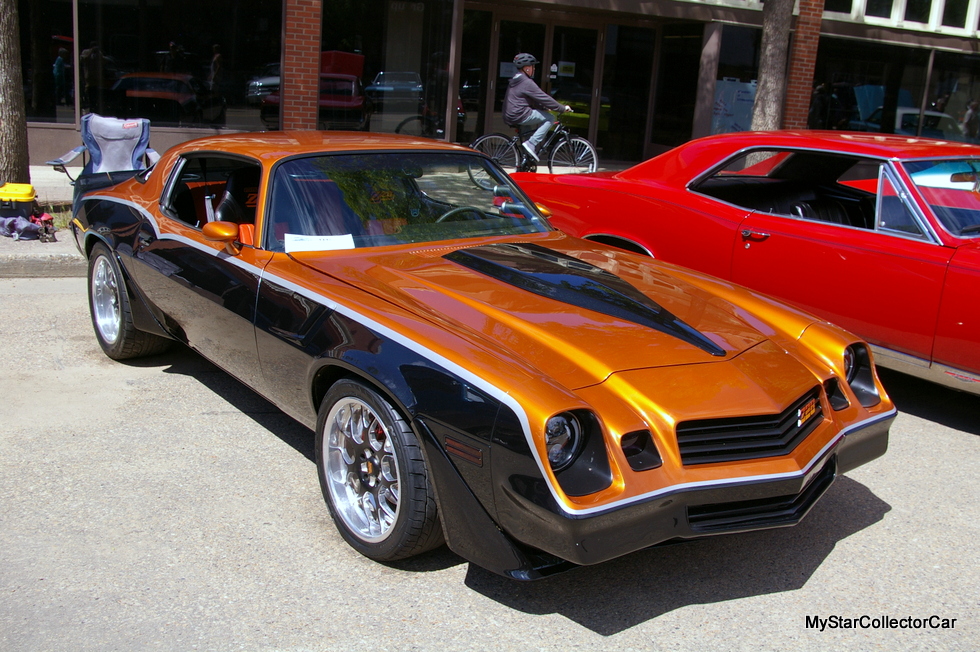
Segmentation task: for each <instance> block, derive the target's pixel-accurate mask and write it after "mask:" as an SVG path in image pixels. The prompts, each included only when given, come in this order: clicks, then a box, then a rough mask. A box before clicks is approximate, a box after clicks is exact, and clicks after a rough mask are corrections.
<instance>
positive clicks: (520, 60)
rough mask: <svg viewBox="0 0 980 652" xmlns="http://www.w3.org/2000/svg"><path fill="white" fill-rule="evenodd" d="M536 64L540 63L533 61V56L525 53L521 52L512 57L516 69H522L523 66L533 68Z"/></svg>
mask: <svg viewBox="0 0 980 652" xmlns="http://www.w3.org/2000/svg"><path fill="white" fill-rule="evenodd" d="M538 63H540V61H538V60H537V59H535V58H534V55H533V54H528V53H527V52H521V53H520V54H518V55H517V56H516V57H514V65H515V66H517V67H518V69H520V68H523V67H524V66H535V65H537V64H538Z"/></svg>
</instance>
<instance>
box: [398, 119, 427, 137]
mask: <svg viewBox="0 0 980 652" xmlns="http://www.w3.org/2000/svg"><path fill="white" fill-rule="evenodd" d="M395 133H396V134H405V135H406V136H426V135H428V134H426V133H425V122H424V121H423V120H422V116H420V115H413V116H411V117H408V118H405V119H404V120H402V121H401V122H399V123H398V126H397V127H395Z"/></svg>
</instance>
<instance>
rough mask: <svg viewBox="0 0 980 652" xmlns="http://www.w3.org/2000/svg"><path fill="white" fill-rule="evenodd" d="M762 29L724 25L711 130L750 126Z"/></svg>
mask: <svg viewBox="0 0 980 652" xmlns="http://www.w3.org/2000/svg"><path fill="white" fill-rule="evenodd" d="M761 47H762V30H761V29H755V28H752V27H738V26H736V25H726V26H725V29H724V31H723V32H722V36H721V52H720V55H719V60H718V79H717V81H716V82H715V97H714V104H713V110H712V115H711V133H712V134H723V133H728V132H733V131H748V130H749V129H751V128H752V105H753V104H755V91H756V82H757V78H758V76H759V51H760V49H761Z"/></svg>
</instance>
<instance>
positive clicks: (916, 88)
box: [808, 37, 929, 135]
mask: <svg viewBox="0 0 980 652" xmlns="http://www.w3.org/2000/svg"><path fill="white" fill-rule="evenodd" d="M928 60H929V52H928V51H927V50H921V49H915V48H904V47H899V46H892V45H882V44H876V43H867V42H864V43H862V42H857V41H849V40H844V39H834V38H826V37H824V38H821V39H820V46H819V49H818V51H817V63H816V70H815V74H814V90H813V97H812V99H811V101H810V112H809V116H808V126H809V127H810V128H811V129H848V130H852V131H874V132H882V133H896V132H898V133H906V132H907V130H908V129H909V124H910V121H909V119H908V114H909V112H910V111H913V110H914V111H915V112H916V116H917V114H918V109H919V105H920V103H921V102H922V94H923V92H924V91H925V77H926V66H927V64H928ZM913 135H915V134H913Z"/></svg>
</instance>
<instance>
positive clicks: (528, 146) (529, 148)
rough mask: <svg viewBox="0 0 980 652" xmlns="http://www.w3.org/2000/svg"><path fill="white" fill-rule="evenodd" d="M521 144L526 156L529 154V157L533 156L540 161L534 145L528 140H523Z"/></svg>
mask: <svg viewBox="0 0 980 652" xmlns="http://www.w3.org/2000/svg"><path fill="white" fill-rule="evenodd" d="M523 145H524V151H525V152H527V155H528V156H530V157H531V158H533V159H534V160H535V161H540V160H541V159H539V158H538V154H537V152H535V151H534V145H532V144H531V143H529V142H528V141H524V143H523Z"/></svg>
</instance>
